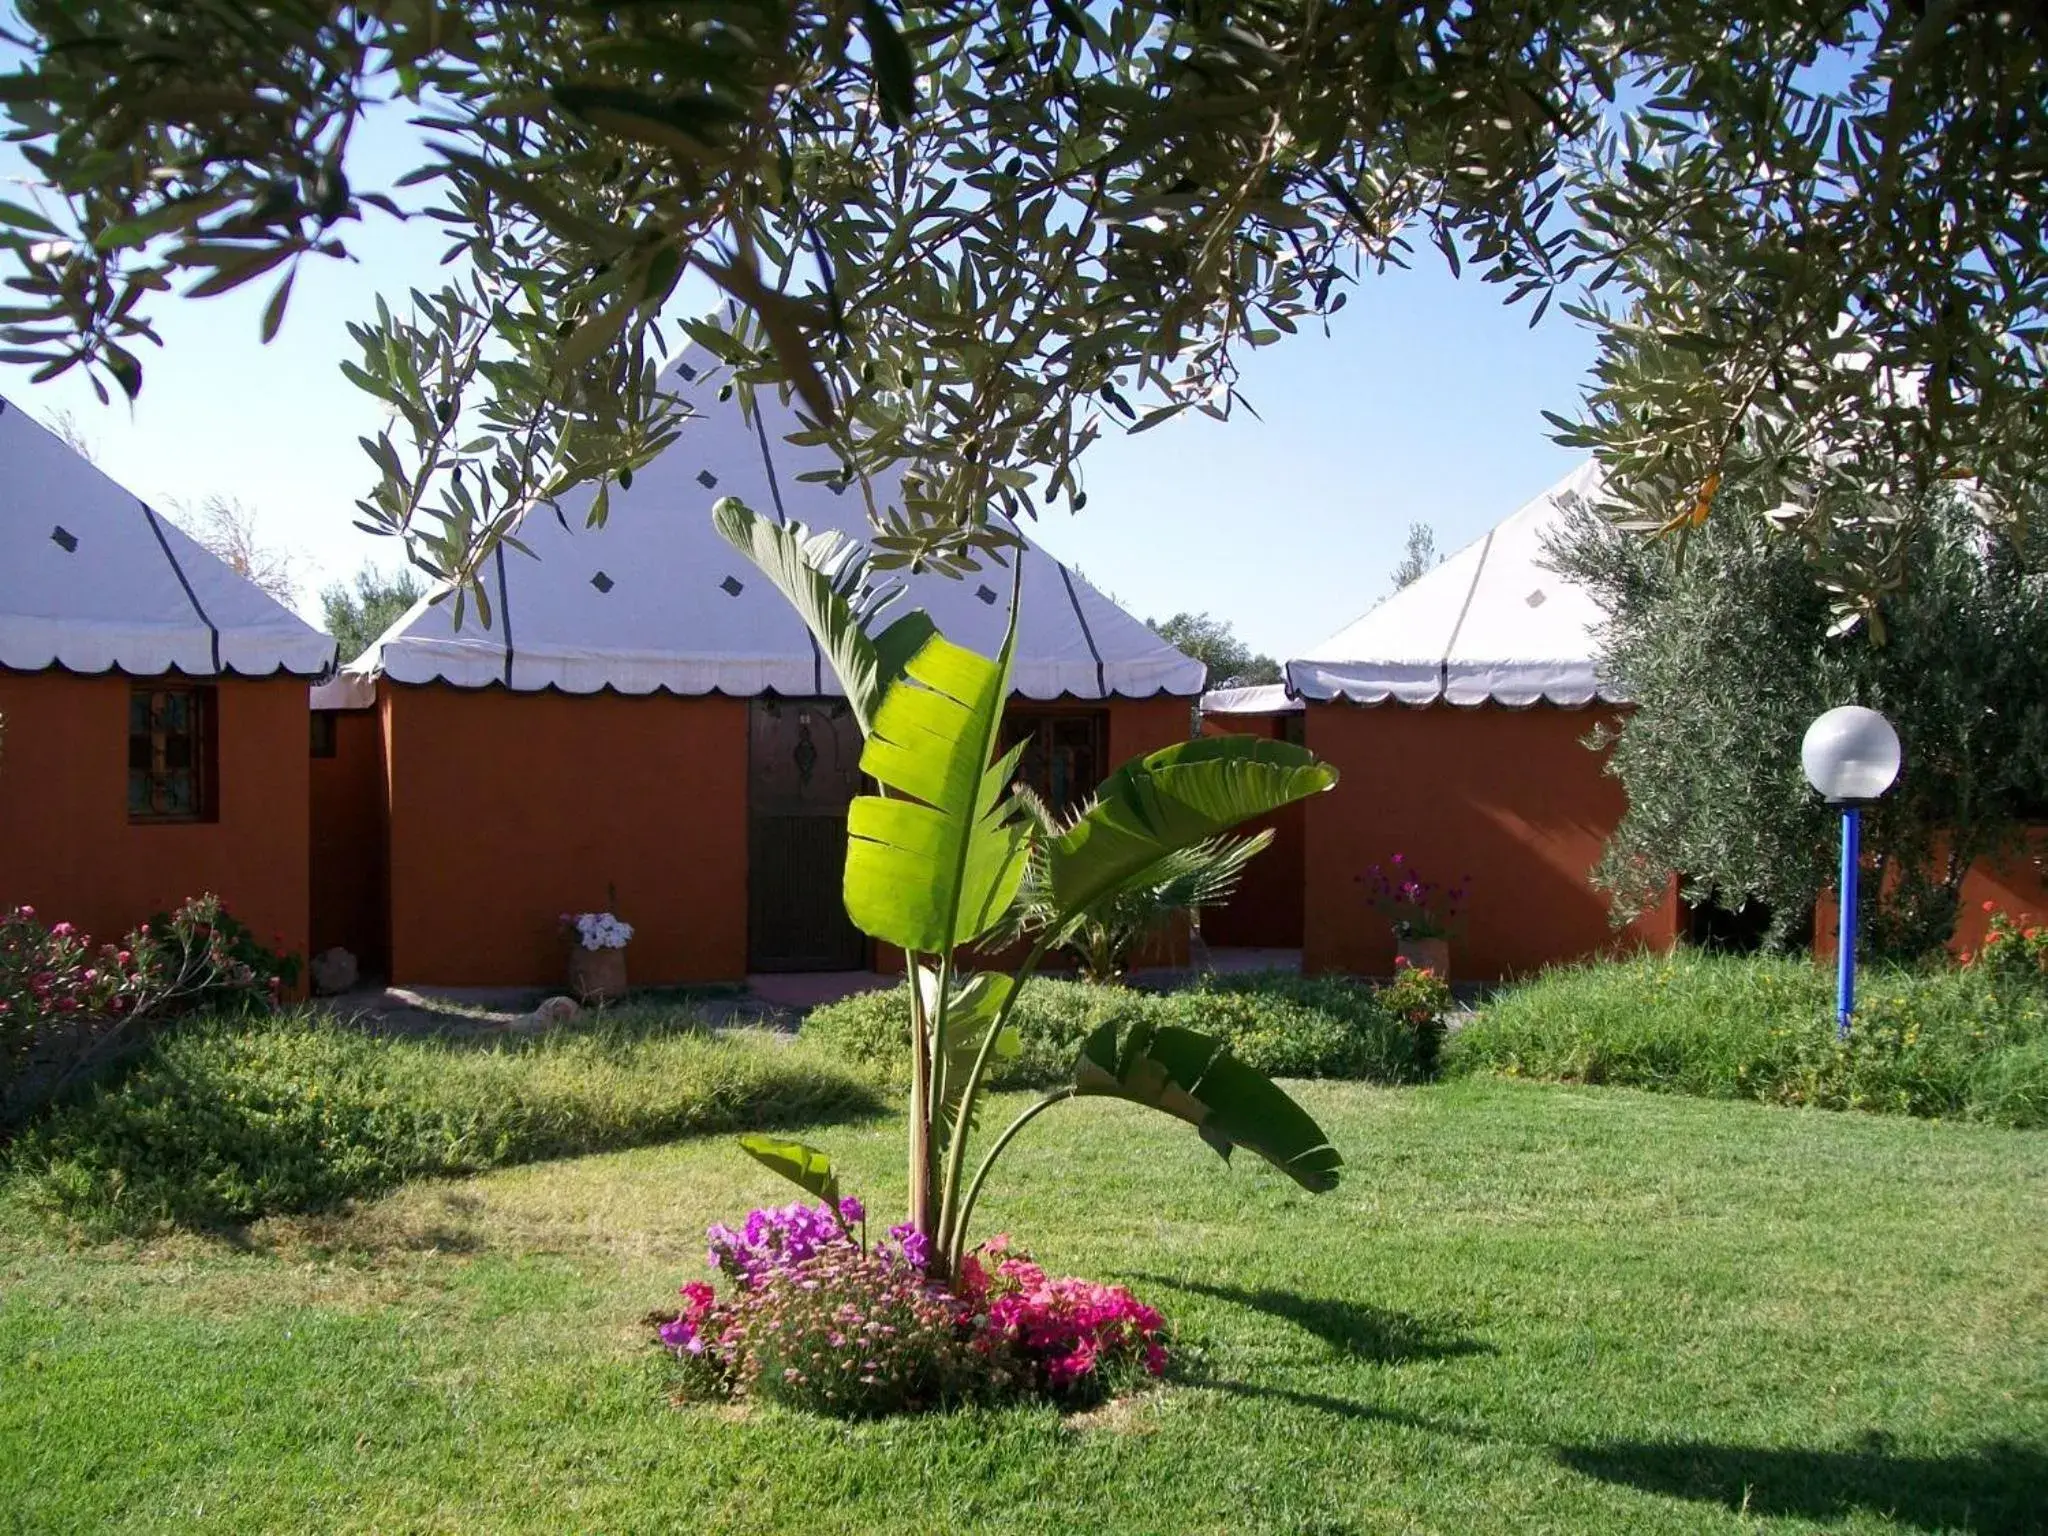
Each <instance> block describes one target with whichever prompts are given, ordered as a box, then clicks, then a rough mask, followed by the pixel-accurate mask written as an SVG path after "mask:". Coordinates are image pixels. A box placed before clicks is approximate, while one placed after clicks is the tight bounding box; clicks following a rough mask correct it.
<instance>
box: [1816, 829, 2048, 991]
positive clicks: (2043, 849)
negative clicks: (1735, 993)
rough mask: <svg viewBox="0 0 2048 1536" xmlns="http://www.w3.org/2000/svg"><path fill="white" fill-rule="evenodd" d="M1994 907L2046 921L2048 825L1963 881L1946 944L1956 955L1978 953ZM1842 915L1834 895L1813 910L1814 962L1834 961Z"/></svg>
mask: <svg viewBox="0 0 2048 1536" xmlns="http://www.w3.org/2000/svg"><path fill="white" fill-rule="evenodd" d="M1986 902H1989V903H1990V904H1991V905H1992V907H1993V908H1994V909H1995V910H1997V911H2000V912H2004V913H2005V914H2006V915H2008V916H2009V917H2012V918H2014V919H2025V918H2032V919H2033V920H2034V921H2035V922H2048V826H2037V827H2030V828H2029V829H2028V830H2027V834H2026V838H2025V841H2024V844H2023V846H2021V847H2020V848H2017V849H2015V850H2013V851H2012V852H2010V853H2008V854H2006V855H2004V856H2003V857H2001V858H1997V859H1979V860H1978V861H1977V862H1976V863H1975V864H1973V865H1971V866H1970V872H1969V873H1968V874H1967V875H1965V876H1963V889H1962V896H1961V910H1960V911H1959V912H1958V913H1957V914H1956V931H1955V935H1954V937H1952V938H1951V939H1950V940H1949V941H1948V947H1949V949H1950V950H1951V951H1952V952H1953V953H1955V954H1957V955H1971V954H1975V953H1976V952H1977V951H1978V949H1980V948H1981V947H1982V946H1983V943H1984V935H1985V934H1987V933H1989V932H1990V931H1991V913H1989V912H1986V911H1985V910H1984V904H1985V903H1986ZM1839 916H1840V911H1839V909H1838V908H1837V907H1836V905H1835V894H1834V892H1833V891H1828V892H1826V893H1825V894H1823V895H1822V897H1821V899H1820V900H1819V901H1818V902H1817V903H1816V904H1815V906H1814V911H1813V952H1814V958H1815V959H1819V960H1829V959H1832V958H1834V953H1835V936H1836V934H1837V932H1838V931H1839V930H1838V928H1837V922H1838V919H1839Z"/></svg>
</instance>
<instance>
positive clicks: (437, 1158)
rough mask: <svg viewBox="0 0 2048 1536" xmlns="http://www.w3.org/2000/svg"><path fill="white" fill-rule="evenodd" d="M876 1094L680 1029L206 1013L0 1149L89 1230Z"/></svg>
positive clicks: (845, 1109)
mask: <svg viewBox="0 0 2048 1536" xmlns="http://www.w3.org/2000/svg"><path fill="white" fill-rule="evenodd" d="M877 1107H878V1101H877V1099H876V1097H875V1095H874V1091H873V1086H872V1084H871V1083H869V1082H867V1081H864V1080H862V1079H860V1078H858V1077H856V1076H854V1075H852V1074H849V1073H848V1072H847V1071H846V1069H845V1068H844V1067H843V1066H841V1065H840V1064H838V1063H836V1062H830V1061H825V1060H822V1059H820V1057H819V1055H818V1053H816V1052H814V1051H810V1050H806V1049H803V1048H802V1047H800V1046H795V1045H792V1044H791V1043H789V1042H786V1041H775V1040H772V1039H768V1038H765V1037H735V1036H728V1037H724V1038H713V1037H710V1036H707V1035H705V1034H704V1033H702V1032H701V1031H699V1030H697V1029H695V1028H694V1027H685V1028H678V1027H676V1025H675V1023H674V1020H673V1017H672V1016H671V1018H670V1019H669V1020H668V1021H667V1022H666V1023H665V1024H663V1025H648V1024H642V1025H638V1026H621V1025H617V1024H610V1023H606V1024H600V1025H599V1026H598V1028H596V1029H594V1030H589V1031H568V1030H565V1031H560V1032H557V1033H554V1034H550V1035H545V1036H539V1037H535V1038H533V1039H530V1040H502V1041H491V1042H487V1043H483V1044H475V1043H469V1044H461V1043H455V1042H451V1041H446V1040H435V1039H393V1038H388V1037H379V1036H374V1035H368V1034H365V1033H363V1032H362V1031H360V1030H358V1029H355V1028H353V1027H351V1026H349V1025H346V1024H339V1023H335V1022H333V1021H332V1020H330V1019H328V1018H326V1017H325V1016H323V1015H320V1014H317V1013H302V1014H289V1015H284V1016H280V1017H275V1018H258V1019H238V1020H226V1019H215V1020H204V1021H200V1022H198V1023H195V1024H193V1025H192V1026H189V1027H187V1028H185V1029H181V1030H178V1031H174V1032H171V1033H168V1034H165V1035H163V1036H161V1037H159V1038H158V1039H156V1040H155V1041H153V1042H152V1043H151V1045H150V1046H149V1047H148V1048H147V1049H146V1050H145V1051H144V1052H143V1053H142V1054H141V1055H140V1056H139V1057H138V1058H137V1059H136V1060H135V1061H134V1063H133V1064H132V1065H131V1066H130V1068H129V1070H127V1071H126V1072H124V1073H123V1074H122V1075H121V1076H120V1077H119V1078H118V1079H116V1080H114V1081H112V1082H109V1083H105V1084H102V1085H100V1086H97V1087H95V1088H93V1089H91V1090H90V1091H89V1092H87V1093H85V1094H83V1095H81V1096H79V1097H76V1098H74V1099H72V1100H70V1101H68V1102H65V1103H62V1104H59V1105H58V1106H56V1107H55V1108H54V1109H52V1110H51V1111H50V1112H49V1113H48V1114H46V1115H45V1116H44V1117H43V1118H42V1119H40V1120H39V1121H37V1122H35V1123H34V1124H32V1125H30V1126H29V1127H28V1128H27V1129H26V1130H25V1131H24V1132H23V1133H22V1135H21V1136H20V1138H19V1139H18V1140H17V1141H16V1142H15V1143H14V1144H13V1146H12V1147H11V1148H9V1149H8V1150H7V1153H6V1155H5V1157H6V1161H5V1167H4V1172H5V1177H6V1179H7V1181H8V1183H10V1184H11V1185H12V1186H13V1187H14V1190H15V1192H16V1193H17V1194H19V1195H21V1196H23V1197H25V1198H26V1199H27V1200H28V1201H29V1202H30V1203H31V1204H34V1205H39V1206H41V1207H43V1208H45V1209H47V1210H50V1211H52V1212H54V1213H56V1214H59V1215H62V1216H64V1217H66V1218H69V1219H71V1220H74V1221H76V1222H79V1223H80V1224H82V1225H84V1226H86V1227H88V1228H99V1229H104V1230H126V1231H135V1230H145V1229H147V1228H149V1227H151V1226H154V1225H157V1224H160V1223H164V1222H171V1223H178V1224H184V1225H198V1226H204V1225H214V1224H219V1223H224V1222H233V1221H245V1220H249V1219H252V1218H254V1217H258V1216H263V1215H269V1214H275V1213H280V1212H286V1211H304V1210H312V1209H318V1208H320V1207H323V1206H328V1205H332V1204H334V1203H336V1202H338V1201H341V1200H345V1199H348V1198H350V1197H352V1196H358V1195H365V1194H369V1193H373V1192H375V1191H377V1190H381V1189H385V1188H388V1187H390V1186H392V1185H394V1184H397V1183H399V1182H401V1181H402V1180H405V1179H409V1178H417V1177H421V1176H429V1175H446V1174H464V1173H476V1172H480V1171H482V1170H484V1169H487V1168H493V1167H498V1166H500V1165H503V1164H507V1163H517V1162H528V1161H533V1160H535V1159H539V1158H547V1157H563V1156H570V1155H574V1154H579V1153H585V1152H593V1151H600V1150H604V1149H608V1148H616V1147H627V1146H634V1145H640V1144H644V1143H648V1142H654V1141H662V1140H667V1139H670V1138H673V1137H677V1136H685V1135H691V1134H701V1133H704V1132H711V1131H729V1130H740V1129H747V1130H752V1129H759V1128H761V1127H763V1126H766V1125H772V1124H784V1125H792V1124H801V1123H804V1122H807V1121H816V1120H819V1119H823V1118H830V1117H834V1116H843V1115H846V1114H850V1113H867V1112H872V1111H874V1110H875V1109H876V1108H877Z"/></svg>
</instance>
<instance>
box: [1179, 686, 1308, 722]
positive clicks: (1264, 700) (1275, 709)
mask: <svg viewBox="0 0 2048 1536" xmlns="http://www.w3.org/2000/svg"><path fill="white" fill-rule="evenodd" d="M1300 712H1301V700H1299V699H1297V698H1292V697H1290V696H1289V694H1288V692H1287V685H1286V684H1285V683H1247V684H1245V685H1243V686H1241V687H1237V688H1211V689H1210V690H1209V691H1208V692H1207V693H1205V694H1203V695H1202V713H1203V714H1205V715H1292V714H1299V713H1300Z"/></svg>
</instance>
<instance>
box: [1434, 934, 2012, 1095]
mask: <svg viewBox="0 0 2048 1536" xmlns="http://www.w3.org/2000/svg"><path fill="white" fill-rule="evenodd" d="M1834 1007H1835V998H1834V978H1833V974H1832V972H1830V971H1828V970H1826V969H1824V968H1823V967H1820V966H1817V965H1814V964H1813V963H1812V962H1810V961H1808V960H1804V959H1798V958H1792V957H1785V958H1770V957H1743V958H1734V957H1726V956H1719V957H1717V956H1712V955H1703V954H1700V953H1698V952H1697V951H1680V952H1679V953H1677V954H1673V955H1666V956H1651V957H1645V958H1642V959H1638V960H1633V961H1627V962H1623V963H1619V964H1603V965H1589V966H1581V967H1574V968H1571V969H1564V970H1557V971H1552V972H1548V973H1546V974H1545V975H1543V976H1541V977H1538V978H1537V979H1535V980H1534V981H1531V982H1528V983H1526V984H1524V985H1522V986H1519V987H1514V988H1511V989H1509V990H1507V991H1505V992H1503V993H1501V994H1500V995H1499V996H1498V997H1497V998H1495V999H1494V1000H1493V1001H1492V1002H1490V1003H1489V1004H1488V1005H1487V1006H1486V1008H1485V1010H1484V1012H1483V1013H1482V1014H1481V1015H1480V1017H1479V1018H1478V1019H1477V1020H1476V1021H1475V1022H1474V1023H1472V1024H1471V1025H1469V1026H1467V1027H1466V1028H1465V1029H1463V1030H1461V1031H1459V1032H1458V1034H1457V1035H1455V1036H1454V1037H1453V1038H1452V1040H1451V1041H1450V1043H1449V1045H1448V1046H1447V1047H1446V1049H1445V1053H1444V1064H1445V1068H1446V1070H1447V1071H1449V1072H1452V1073H1454V1074H1455V1073H1472V1072H1500V1073H1506V1074H1508V1075H1511V1076H1525V1077H1539V1078H1550V1079H1558V1080H1564V1081H1571V1082H1586V1083H1611V1084H1619V1085H1625V1086H1629V1087H1637V1088H1654V1089H1658V1090H1660V1091H1665V1092H1673V1093H1690V1094H1700V1095H1703V1096H1706V1097H1711V1098H1747V1099H1761V1100H1763V1101H1765V1102H1767V1103H1779V1104H1810V1105H1815V1106H1818V1107H1821V1108H1826V1109H1866V1110H1877V1111H1884V1112H1891V1113H1904V1114H1914V1115H1926V1116H1932V1117H1938V1118H1942V1119H1967V1120H1984V1121H1988V1122H1990V1123H1992V1124H1996V1125H2006V1126H2018V1127H2035V1128H2038V1127H2048V988H2044V987H2042V986H2041V985H2039V983H2038V982H2031V983H2030V982H2027V981H2024V980H2018V979H2012V978H2006V979H1995V978H1993V977H1992V976H1991V975H1989V974H1987V973H1986V971H1985V970H1984V969H1983V968H1981V967H1980V968H1976V969H1968V970H1953V969H1951V970H1939V971H1925V972H1908V971H1884V970H1878V971H1872V972H1870V973H1868V974H1866V975H1865V976H1864V977H1862V978H1861V980H1860V984H1859V989H1858V997H1857V1014H1856V1024H1855V1028H1854V1031H1853V1032H1852V1034H1851V1037H1850V1039H1849V1041H1848V1042H1847V1044H1846V1045H1845V1044H1844V1043H1843V1042H1841V1041H1840V1040H1839V1039H1838V1038H1837V1036H1836V1031H1835V1019H1834Z"/></svg>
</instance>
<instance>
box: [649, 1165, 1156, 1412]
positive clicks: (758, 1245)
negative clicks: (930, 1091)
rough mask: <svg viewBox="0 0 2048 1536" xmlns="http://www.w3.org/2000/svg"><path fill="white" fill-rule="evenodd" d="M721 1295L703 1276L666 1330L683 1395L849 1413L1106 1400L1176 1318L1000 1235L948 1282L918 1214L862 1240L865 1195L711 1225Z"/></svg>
mask: <svg viewBox="0 0 2048 1536" xmlns="http://www.w3.org/2000/svg"><path fill="white" fill-rule="evenodd" d="M708 1236H709V1237H710V1240H711V1251H710V1256H709V1262H710V1264H711V1267H712V1268H713V1269H715V1270H716V1271H718V1273H719V1274H720V1275H721V1276H722V1277H723V1278H724V1279H725V1281H726V1282H727V1285H726V1291H725V1294H724V1296H723V1297H721V1296H720V1295H719V1294H718V1292H717V1291H716V1290H715V1289H714V1288H713V1287H712V1286H710V1285H707V1284H705V1283H704V1282H702V1281H692V1282H691V1283H689V1284H687V1285H685V1286H684V1287H683V1288H682V1293H681V1294H682V1297H683V1308H682V1310H681V1311H680V1312H677V1313H674V1314H672V1315H666V1316H664V1317H662V1318H660V1319H658V1320H657V1322H658V1326H657V1328H656V1336H657V1338H658V1339H659V1340H660V1343H661V1345H662V1347H663V1348H665V1349H667V1350H668V1351H669V1352H670V1353H671V1354H672V1355H673V1356H674V1357H675V1360H676V1362H677V1366H678V1373H679V1382H678V1395H679V1396H680V1397H682V1398H684V1399H689V1400H696V1401H706V1400H720V1399H734V1398H747V1399H757V1400H761V1401H767V1402H777V1403H782V1404H786V1405H788V1406H791V1407H797V1408H804V1409H808V1410H811V1411H813V1412H817V1413H826V1414H832V1415H835V1416H840V1417H848V1418H854V1417H869V1416H873V1415H878V1414H888V1413H911V1412H919V1411H925V1410H930V1409H936V1408H943V1407H950V1406H955V1405H959V1404H964V1403H970V1402H991V1401H1000V1400H1004V1399H1017V1398H1027V1397H1037V1398H1044V1399H1047V1400H1050V1401H1054V1402H1057V1403H1060V1404H1062V1405H1065V1406H1076V1407H1078V1406H1084V1405H1087V1404H1092V1403H1096V1402H1099V1401H1101V1400H1102V1399H1103V1398H1105V1397H1108V1396H1111V1395H1113V1394H1115V1393H1116V1392H1118V1391H1119V1390H1122V1389H1124V1388H1126V1387H1128V1386H1131V1385H1133V1384H1135V1383H1137V1382H1139V1381H1141V1380H1143V1379H1144V1378H1146V1377H1148V1376H1158V1375H1160V1374H1161V1373H1163V1372H1164V1371H1165V1369H1166V1364H1167V1355H1166V1344H1165V1338H1164V1323H1163V1321H1162V1319H1161V1318H1160V1316H1159V1314H1158V1313H1157V1312H1155V1311H1154V1310H1152V1308H1150V1307H1148V1306H1145V1305H1144V1304H1143V1303H1141V1302H1140V1301H1138V1300H1137V1298H1136V1297H1134V1296H1132V1295H1131V1293H1130V1292H1129V1291H1127V1290H1125V1289H1124V1288H1123V1287H1122V1286H1116V1285H1099V1284H1096V1283H1095V1282H1093V1281H1087V1280H1078V1279H1073V1278H1057V1279H1056V1278H1053V1277H1051V1276H1048V1275H1047V1274H1046V1273H1045V1271H1044V1270H1043V1269H1041V1268H1040V1267H1039V1266H1038V1265H1037V1264H1035V1263H1033V1262H1032V1260H1031V1258H1030V1256H1029V1255H1028V1254H1025V1253H1022V1252H1019V1251H1016V1250H1014V1249H1012V1248H1011V1247H1010V1245H1009V1241H1008V1239H1007V1238H1002V1237H998V1238H995V1239H993V1240H992V1241H990V1242H989V1243H987V1244H985V1245H983V1246H982V1247H981V1248H979V1249H976V1250H975V1251H974V1252H973V1253H970V1254H969V1255H967V1257H966V1258H965V1259H964V1260H963V1261H962V1262H961V1265H960V1270H959V1273H958V1275H956V1276H955V1277H954V1279H953V1281H952V1282H951V1283H950V1284H943V1283H941V1282H940V1281H939V1280H937V1279H936V1278H934V1277H933V1276H932V1275H931V1274H930V1273H929V1271H928V1269H927V1263H928V1257H929V1255H928V1252H927V1249H926V1244H925V1240H924V1239H923V1238H922V1237H920V1236H919V1235H918V1234H917V1233H916V1232H915V1231H914V1230H912V1229H911V1228H910V1227H908V1226H897V1227H892V1228H890V1229H889V1233H888V1236H887V1237H886V1238H884V1239H882V1240H880V1241H877V1242H875V1243H873V1244H872V1245H870V1244H869V1243H868V1242H867V1241H866V1212H865V1210H864V1209H863V1208H862V1206H861V1203H860V1202H859V1201H858V1200H855V1199H852V1198H848V1199H844V1200H841V1201H840V1202H839V1203H838V1205H837V1206H836V1207H835V1206H833V1205H829V1204H819V1205H805V1204H802V1203H801V1202H799V1203H796V1204H793V1205H787V1206H782V1207H779V1208H773V1209H762V1210H756V1211H753V1212H751V1213H750V1214H749V1215H748V1217H747V1220H746V1222H745V1224H744V1225H743V1226H742V1227H741V1228H740V1229H738V1230H734V1229H733V1228H731V1227H727V1226H723V1225H719V1226H714V1227H712V1228H711V1229H710V1232H709V1234H708Z"/></svg>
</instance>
